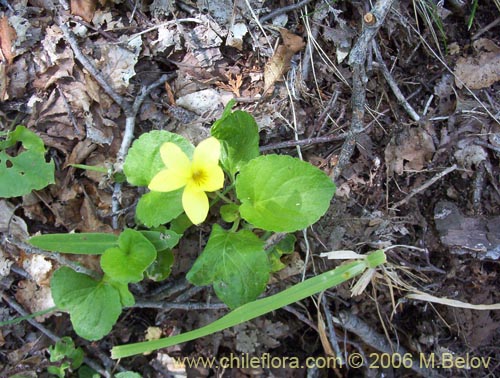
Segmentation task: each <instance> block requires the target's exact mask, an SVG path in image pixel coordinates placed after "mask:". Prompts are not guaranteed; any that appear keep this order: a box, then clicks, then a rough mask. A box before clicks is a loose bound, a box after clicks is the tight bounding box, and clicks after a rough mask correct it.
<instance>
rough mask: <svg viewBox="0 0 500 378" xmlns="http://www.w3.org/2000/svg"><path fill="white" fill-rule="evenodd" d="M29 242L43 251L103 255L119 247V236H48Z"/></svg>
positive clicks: (98, 234) (87, 234)
mask: <svg viewBox="0 0 500 378" xmlns="http://www.w3.org/2000/svg"><path fill="white" fill-rule="evenodd" d="M28 242H29V243H30V244H31V245H33V246H35V247H37V248H41V249H45V250H46V251H52V252H60V253H75V254H79V255H101V254H103V253H104V251H105V250H107V249H108V248H111V247H114V246H116V245H118V236H116V235H114V234H105V233H97V232H96V233H82V234H46V235H38V236H33V237H32V238H30V239H29V240H28Z"/></svg>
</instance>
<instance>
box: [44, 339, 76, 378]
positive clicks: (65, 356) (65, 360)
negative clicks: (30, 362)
mask: <svg viewBox="0 0 500 378" xmlns="http://www.w3.org/2000/svg"><path fill="white" fill-rule="evenodd" d="M49 353H50V362H51V363H56V362H57V365H50V366H49V367H48V368H47V371H48V372H49V373H50V374H52V375H55V376H57V377H59V378H64V377H65V376H66V372H67V371H69V372H71V371H76V370H77V369H78V368H79V367H80V366H81V365H82V363H83V357H84V354H83V350H82V348H75V343H74V342H73V340H72V339H71V337H63V338H62V339H61V340H59V341H58V342H56V344H55V345H54V346H50V347H49Z"/></svg>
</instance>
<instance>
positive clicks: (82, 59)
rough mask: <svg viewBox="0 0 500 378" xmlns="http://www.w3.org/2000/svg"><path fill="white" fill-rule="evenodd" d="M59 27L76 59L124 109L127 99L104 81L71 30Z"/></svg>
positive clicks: (61, 25)
mask: <svg viewBox="0 0 500 378" xmlns="http://www.w3.org/2000/svg"><path fill="white" fill-rule="evenodd" d="M59 27H60V28H61V30H62V32H63V34H64V38H66V41H68V43H69V44H70V46H71V49H72V50H73V53H74V54H75V58H76V59H78V61H79V62H80V63H81V64H82V65H83V67H84V68H85V69H86V70H87V71H89V73H90V74H91V75H92V77H93V78H94V79H95V80H96V81H97V82H98V83H99V85H100V86H101V88H102V89H103V90H104V92H106V94H107V95H108V96H109V97H111V98H112V99H113V101H114V102H116V103H117V104H118V105H119V106H120V107H121V108H122V109H123V107H124V104H125V99H124V98H123V97H122V96H120V95H119V94H118V93H116V92H115V90H114V89H113V88H112V87H111V85H109V83H108V82H107V81H106V79H104V77H103V76H102V74H101V73H100V72H99V71H98V70H97V68H96V67H95V65H94V63H92V62H91V61H90V60H89V58H87V57H86V56H85V55H84V54H83V53H82V50H81V49H80V46H79V45H78V42H77V41H76V38H75V35H74V34H73V33H72V32H71V30H69V28H68V27H67V26H66V25H65V23H64V22H60V23H59Z"/></svg>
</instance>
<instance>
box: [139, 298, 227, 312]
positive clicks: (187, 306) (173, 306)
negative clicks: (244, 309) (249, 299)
mask: <svg viewBox="0 0 500 378" xmlns="http://www.w3.org/2000/svg"><path fill="white" fill-rule="evenodd" d="M131 307H132V308H159V309H162V310H187V311H197V310H221V309H227V305H225V304H224V303H195V302H191V303H178V302H163V301H160V302H156V301H144V300H142V301H141V300H138V301H136V302H135V304H134V305H133V306H131Z"/></svg>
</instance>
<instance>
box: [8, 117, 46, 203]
mask: <svg viewBox="0 0 500 378" xmlns="http://www.w3.org/2000/svg"><path fill="white" fill-rule="evenodd" d="M2 134H4V135H6V139H5V140H4V141H0V177H1V178H2V179H1V180H0V197H6V198H8V197H17V196H22V195H25V194H28V193H30V192H31V191H32V190H39V189H42V188H45V187H46V186H47V185H49V184H53V183H54V162H53V161H52V160H51V161H50V162H48V163H47V162H46V161H45V147H44V145H43V141H42V139H41V138H40V137H38V136H37V135H36V134H35V133H34V132H32V131H30V130H28V129H27V128H26V127H24V126H17V127H16V129H15V130H14V131H13V132H11V133H2ZM18 142H21V143H22V146H23V148H24V151H23V152H21V153H19V154H18V155H17V156H11V155H10V154H8V153H7V151H6V149H8V148H10V147H13V146H15V145H16V143H18Z"/></svg>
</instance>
